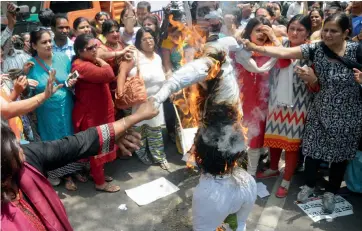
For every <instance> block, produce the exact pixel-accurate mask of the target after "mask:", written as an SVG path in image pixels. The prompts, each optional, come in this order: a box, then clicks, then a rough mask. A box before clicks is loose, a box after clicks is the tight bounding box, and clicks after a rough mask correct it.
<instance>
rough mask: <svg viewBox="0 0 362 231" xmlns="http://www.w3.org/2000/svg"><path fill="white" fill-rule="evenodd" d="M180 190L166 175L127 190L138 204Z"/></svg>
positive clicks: (147, 202) (152, 200) (145, 203)
mask: <svg viewBox="0 0 362 231" xmlns="http://www.w3.org/2000/svg"><path fill="white" fill-rule="evenodd" d="M178 190H180V189H179V188H178V187H177V186H176V185H174V184H172V183H171V182H170V181H168V180H166V179H165V178H164V177H161V178H158V179H157V180H154V181H151V182H149V183H146V184H143V185H140V186H138V187H136V188H133V189H128V190H126V194H127V195H128V196H129V197H130V198H131V199H132V200H133V201H134V202H136V203H137V204H138V205H140V206H141V205H147V204H149V203H151V202H154V201H155V200H158V199H160V198H162V197H165V196H168V195H170V194H172V193H174V192H177V191H178Z"/></svg>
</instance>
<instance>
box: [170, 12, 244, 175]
mask: <svg viewBox="0 0 362 231" xmlns="http://www.w3.org/2000/svg"><path fill="white" fill-rule="evenodd" d="M169 22H170V24H171V25H172V26H173V27H176V28H177V30H178V31H179V32H180V33H181V35H180V36H179V37H178V38H177V39H173V42H174V43H175V44H176V45H177V49H178V50H180V51H181V52H180V54H181V66H182V65H184V64H186V63H187V60H186V59H185V54H184V52H183V50H184V48H185V47H191V48H192V49H193V50H194V58H199V57H201V56H202V55H203V48H204V45H205V44H206V36H205V33H204V31H203V30H202V28H201V27H198V26H197V25H194V26H192V27H191V28H190V27H187V26H186V25H185V24H183V23H182V22H179V21H175V20H173V15H170V16H169ZM211 60H212V64H211V65H210V70H209V73H208V77H207V78H206V80H211V79H214V78H216V77H217V76H218V74H219V73H220V70H221V65H222V63H220V62H219V61H218V60H215V59H211ZM205 97H206V94H205V92H204V89H203V87H202V83H201V84H200V83H199V84H194V85H192V86H190V87H188V88H186V89H183V90H182V91H181V92H180V93H179V94H177V96H176V97H175V100H174V101H173V103H174V104H175V105H176V108H177V111H178V112H179V113H178V114H179V117H180V122H181V125H182V128H194V127H199V126H200V125H201V124H200V122H201V121H202V120H201V114H200V113H201V112H202V111H203V110H200V109H203V108H200V107H203V106H204V104H203V103H204V102H205V100H206V99H205ZM240 100H242V96H240ZM241 102H242V101H241ZM235 106H236V107H237V105H235ZM232 116H233V117H234V116H235V115H232ZM242 118H243V116H242V112H241V111H239V112H238V115H237V122H236V123H235V129H238V130H240V132H241V133H242V135H243V137H244V140H245V143H247V133H248V128H247V127H245V126H243V124H242ZM201 126H202V125H201ZM189 152H190V157H189V160H188V161H187V163H186V166H187V168H192V169H193V168H194V165H193V164H192V163H198V164H200V163H201V162H202V160H201V159H196V160H195V156H196V155H195V147H194V146H192V148H191V150H190V151H189ZM198 158H199V157H198ZM234 165H237V161H235V163H234V164H233V166H234ZM228 167H230V166H228V165H227V164H226V165H225V173H226V172H227V171H228Z"/></svg>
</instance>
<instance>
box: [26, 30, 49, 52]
mask: <svg viewBox="0 0 362 231" xmlns="http://www.w3.org/2000/svg"><path fill="white" fill-rule="evenodd" d="M45 33H48V34H49V36H51V35H50V32H49V30H47V29H43V28H38V29H37V30H33V31H31V32H30V44H31V48H30V51H31V55H32V56H33V57H34V56H36V55H37V52H36V50H34V49H33V46H32V45H36V44H37V43H38V41H39V40H40V38H41V36H42V35H43V34H45Z"/></svg>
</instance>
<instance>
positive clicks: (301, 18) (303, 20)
mask: <svg viewBox="0 0 362 231" xmlns="http://www.w3.org/2000/svg"><path fill="white" fill-rule="evenodd" d="M295 21H297V22H299V23H300V24H302V25H303V26H304V28H305V29H306V30H307V31H308V34H309V35H310V33H311V31H312V22H311V20H310V16H305V15H303V14H297V15H295V16H294V17H293V18H291V19H290V21H289V23H288V25H287V31H289V27H290V25H291V24H292V23H293V22H295Z"/></svg>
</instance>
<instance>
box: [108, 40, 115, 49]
mask: <svg viewBox="0 0 362 231" xmlns="http://www.w3.org/2000/svg"><path fill="white" fill-rule="evenodd" d="M106 45H107V46H108V47H110V48H113V49H117V48H118V43H116V44H115V45H112V44H110V43H109V42H106Z"/></svg>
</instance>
